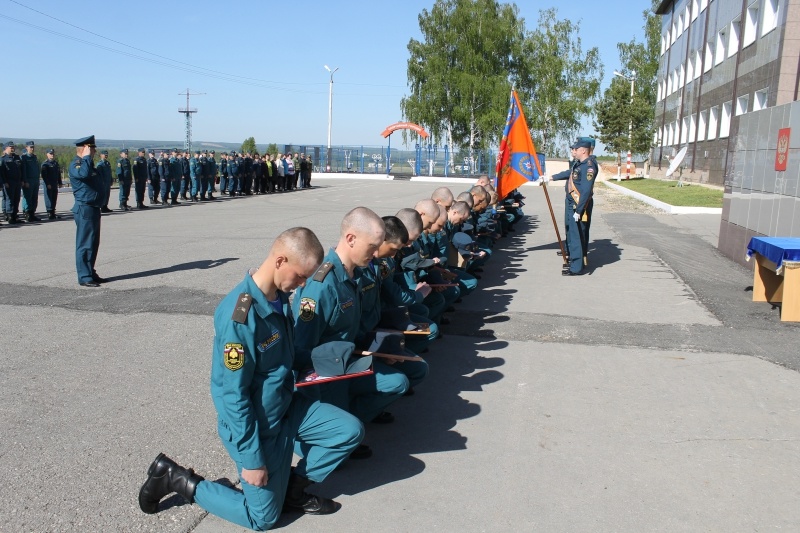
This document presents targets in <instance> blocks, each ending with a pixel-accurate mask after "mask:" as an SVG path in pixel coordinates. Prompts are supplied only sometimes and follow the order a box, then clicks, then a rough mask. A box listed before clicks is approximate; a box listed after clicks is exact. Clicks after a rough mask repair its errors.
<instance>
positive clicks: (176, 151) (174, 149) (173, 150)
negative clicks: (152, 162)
mask: <svg viewBox="0 0 800 533" xmlns="http://www.w3.org/2000/svg"><path fill="white" fill-rule="evenodd" d="M170 152H175V153H176V154H177V153H178V152H179V150H178V149H177V148H173V149H172V150H170Z"/></svg>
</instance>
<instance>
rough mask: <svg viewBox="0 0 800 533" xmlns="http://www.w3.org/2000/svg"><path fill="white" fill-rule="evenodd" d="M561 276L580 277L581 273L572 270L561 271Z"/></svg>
mask: <svg viewBox="0 0 800 533" xmlns="http://www.w3.org/2000/svg"><path fill="white" fill-rule="evenodd" d="M561 275H562V276H580V275H581V273H580V272H573V271H572V270H562V271H561Z"/></svg>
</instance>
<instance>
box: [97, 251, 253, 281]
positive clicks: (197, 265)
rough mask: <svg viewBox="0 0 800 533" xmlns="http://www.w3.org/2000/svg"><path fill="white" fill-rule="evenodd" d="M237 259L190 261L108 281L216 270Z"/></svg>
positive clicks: (110, 278) (124, 275) (116, 277)
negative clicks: (187, 271) (186, 271)
mask: <svg viewBox="0 0 800 533" xmlns="http://www.w3.org/2000/svg"><path fill="white" fill-rule="evenodd" d="M238 260H239V258H238V257H225V258H223V259H203V260H201V261H191V262H189V263H180V264H178V265H173V266H169V267H163V268H154V269H153V270H145V271H143V272H133V273H131V274H123V275H121V276H112V277H109V278H108V281H122V280H124V279H136V278H147V277H150V276H159V275H161V274H169V273H170V272H181V271H183V270H207V269H209V268H216V267H218V266H222V265H224V264H225V263H229V262H231V261H238Z"/></svg>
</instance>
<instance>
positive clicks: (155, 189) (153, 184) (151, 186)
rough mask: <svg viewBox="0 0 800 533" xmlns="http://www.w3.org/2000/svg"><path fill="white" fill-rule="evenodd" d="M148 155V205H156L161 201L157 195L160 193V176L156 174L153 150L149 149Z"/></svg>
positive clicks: (156, 166) (156, 163) (156, 160)
mask: <svg viewBox="0 0 800 533" xmlns="http://www.w3.org/2000/svg"><path fill="white" fill-rule="evenodd" d="M149 155H150V157H149V158H148V159H147V196H148V197H149V198H150V205H158V204H160V203H161V201H160V200H159V199H158V196H159V195H160V194H161V176H159V175H158V159H156V153H155V151H154V150H152V149H151V150H150V153H149Z"/></svg>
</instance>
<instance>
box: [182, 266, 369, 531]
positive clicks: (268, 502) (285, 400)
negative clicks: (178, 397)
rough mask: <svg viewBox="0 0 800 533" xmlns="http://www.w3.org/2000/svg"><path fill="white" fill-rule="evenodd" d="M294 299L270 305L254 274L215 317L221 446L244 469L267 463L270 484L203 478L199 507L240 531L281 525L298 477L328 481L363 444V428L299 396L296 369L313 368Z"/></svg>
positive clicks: (214, 384)
mask: <svg viewBox="0 0 800 533" xmlns="http://www.w3.org/2000/svg"><path fill="white" fill-rule="evenodd" d="M292 322H293V320H292V314H291V309H290V306H289V303H288V296H287V295H286V294H284V293H282V292H280V291H278V300H276V301H275V302H270V301H268V300H267V298H266V296H265V295H264V293H262V292H261V290H260V289H259V288H258V286H257V285H256V284H255V282H254V281H253V279H252V278H251V277H250V275H249V274H248V275H247V276H246V277H245V279H244V281H242V282H241V283H240V284H239V285H237V286H236V287H235V288H234V289H233V291H231V292H230V293H229V294H228V295H227V296H226V297H225V298H224V299H223V300H222V302H220V304H219V306H217V309H216V312H215V313H214V330H215V333H216V335H215V338H214V354H213V358H212V362H211V396H212V399H213V401H214V407H215V408H216V410H217V416H218V419H217V431H218V433H219V436H220V439H221V440H222V444H223V445H224V446H225V449H226V450H227V451H228V453H229V454H230V456H231V458H232V459H233V460H234V462H235V463H236V467H237V470H238V471H239V473H240V475H241V471H242V469H243V468H246V469H250V470H253V469H257V468H260V467H263V466H266V469H267V474H268V482H267V485H266V486H264V487H256V486H254V485H250V484H248V483H247V482H245V481H244V480H242V481H241V490H237V489H234V488H231V487H228V486H226V485H222V484H220V483H214V482H210V481H200V482H199V483H198V484H197V488H196V491H195V494H194V499H195V503H197V504H198V505H199V506H200V507H202V508H204V509H206V510H207V511H209V512H210V513H212V514H214V515H217V516H219V517H221V518H224V519H225V520H228V521H230V522H233V523H235V524H237V525H239V526H242V527H246V528H252V529H257V530H266V529H269V528H271V527H272V526H273V525H274V524H275V522H277V520H278V518H279V516H280V514H281V509H282V507H283V503H284V497H285V495H286V490H287V484H288V480H289V476H290V474H291V464H292V454H293V453H296V454H297V455H299V456H300V457H301V459H300V461H299V462H298V463H297V466H296V467H295V468H294V473H295V474H297V475H300V476H302V477H305V478H307V479H309V480H311V481H314V482H319V481H322V480H323V479H325V478H326V477H327V476H328V474H330V473H331V472H332V471H333V470H334V469H335V468H336V467H337V466H338V465H339V463H341V462H342V461H343V460H344V459H346V458H347V456H348V455H349V454H350V452H351V451H352V450H353V449H355V448H356V447H357V446H358V444H359V443H360V442H361V439H362V438H363V436H364V427H363V425H362V424H361V423H360V422H359V421H358V420H357V419H356V418H355V417H353V416H351V415H349V414H348V413H345V412H343V411H341V410H340V409H337V408H336V407H334V406H332V405H329V404H325V403H320V402H318V401H314V400H312V399H310V398H308V397H307V396H305V395H303V394H298V393H293V390H294V375H293V373H292V369H293V368H294V369H297V370H300V369H302V368H304V367H307V366H309V364H310V359H309V357H308V352H302V353H301V352H296V351H295V346H294V338H293V325H292Z"/></svg>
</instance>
